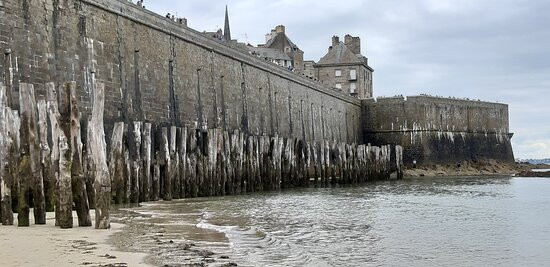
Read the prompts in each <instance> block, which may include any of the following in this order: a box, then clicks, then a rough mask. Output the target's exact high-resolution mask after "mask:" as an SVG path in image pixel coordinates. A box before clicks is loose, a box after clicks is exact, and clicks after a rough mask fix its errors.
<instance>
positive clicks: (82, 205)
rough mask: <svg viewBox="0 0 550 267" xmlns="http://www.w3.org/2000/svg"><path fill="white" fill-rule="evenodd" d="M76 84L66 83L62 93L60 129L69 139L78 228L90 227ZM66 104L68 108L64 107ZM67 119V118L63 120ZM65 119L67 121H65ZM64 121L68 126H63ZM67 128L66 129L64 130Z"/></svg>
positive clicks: (72, 185)
mask: <svg viewBox="0 0 550 267" xmlns="http://www.w3.org/2000/svg"><path fill="white" fill-rule="evenodd" d="M76 90H77V88H76V82H70V83H66V84H65V87H64V93H63V94H61V95H62V96H63V97H62V98H61V103H63V105H62V106H63V112H62V113H61V118H62V120H61V121H62V123H61V128H62V129H63V131H64V132H65V133H66V134H67V133H68V135H67V137H68V138H70V144H71V145H70V150H71V152H70V153H71V187H72V192H73V202H74V204H75V209H76V214H77V217H78V226H81V227H87V226H92V219H91V217H90V206H89V203H88V194H87V191H86V180H85V179H86V178H85V176H84V166H83V164H84V160H83V155H82V153H83V152H82V147H83V145H82V134H81V127H80V121H81V115H80V111H79V109H78V102H77V99H76ZM65 103H67V104H68V106H66V105H65ZM65 117H67V118H68V119H67V118H65ZM66 119H67V120H66ZM65 121H67V122H68V124H64V123H65ZM66 128H68V129H66Z"/></svg>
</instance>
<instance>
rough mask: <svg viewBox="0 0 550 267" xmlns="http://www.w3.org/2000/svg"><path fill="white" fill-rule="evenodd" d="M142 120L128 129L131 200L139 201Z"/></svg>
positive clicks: (132, 201) (133, 201)
mask: <svg viewBox="0 0 550 267" xmlns="http://www.w3.org/2000/svg"><path fill="white" fill-rule="evenodd" d="M141 126H142V123H141V122H138V121H136V122H134V123H133V124H131V130H130V131H128V134H129V138H128V139H129V140H128V147H129V149H128V151H129V162H128V164H129V165H130V168H131V170H130V181H129V182H130V202H131V203H138V202H139V199H140V183H141V182H140V180H141V171H142V169H141V165H142V164H141Z"/></svg>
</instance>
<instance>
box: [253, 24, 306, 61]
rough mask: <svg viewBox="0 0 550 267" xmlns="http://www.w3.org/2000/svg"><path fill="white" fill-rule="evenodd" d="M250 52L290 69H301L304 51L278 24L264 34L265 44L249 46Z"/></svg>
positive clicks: (283, 27)
mask: <svg viewBox="0 0 550 267" xmlns="http://www.w3.org/2000/svg"><path fill="white" fill-rule="evenodd" d="M249 50H250V53H251V54H253V55H256V56H258V57H260V58H264V59H266V60H269V61H271V62H273V63H275V64H277V65H279V66H282V67H285V68H288V69H290V70H296V71H298V70H302V69H303V65H304V52H303V51H302V50H300V48H298V46H297V45H296V44H294V43H293V42H292V41H291V40H290V38H288V36H287V35H286V32H285V26H283V25H279V26H277V27H275V29H273V30H271V32H270V33H268V34H266V36H265V44H260V45H258V47H253V46H250V47H249Z"/></svg>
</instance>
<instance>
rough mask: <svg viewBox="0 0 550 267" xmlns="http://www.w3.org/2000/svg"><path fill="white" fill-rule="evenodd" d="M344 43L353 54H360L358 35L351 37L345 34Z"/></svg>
mask: <svg viewBox="0 0 550 267" xmlns="http://www.w3.org/2000/svg"><path fill="white" fill-rule="evenodd" d="M344 43H345V44H346V46H347V47H348V48H349V50H351V52H353V53H354V54H356V55H359V54H361V39H360V38H359V37H353V36H351V35H349V34H347V35H346V37H344Z"/></svg>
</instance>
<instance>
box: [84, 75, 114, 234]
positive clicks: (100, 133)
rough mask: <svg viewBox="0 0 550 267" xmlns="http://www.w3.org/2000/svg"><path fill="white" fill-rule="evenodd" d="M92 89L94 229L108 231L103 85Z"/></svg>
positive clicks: (91, 138) (107, 184)
mask: <svg viewBox="0 0 550 267" xmlns="http://www.w3.org/2000/svg"><path fill="white" fill-rule="evenodd" d="M92 88H93V96H94V99H93V100H94V101H93V109H92V121H91V123H90V126H89V127H90V128H91V136H90V137H89V138H90V151H91V160H92V168H93V170H92V173H93V175H94V177H95V181H94V188H95V193H96V203H95V204H96V208H95V228H96V229H108V228H110V227H111V221H110V212H109V208H110V204H111V179H110V175H109V168H108V166H107V156H106V145H105V130H104V128H103V112H104V101H105V85H104V84H102V83H96V84H94V85H93V86H92Z"/></svg>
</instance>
